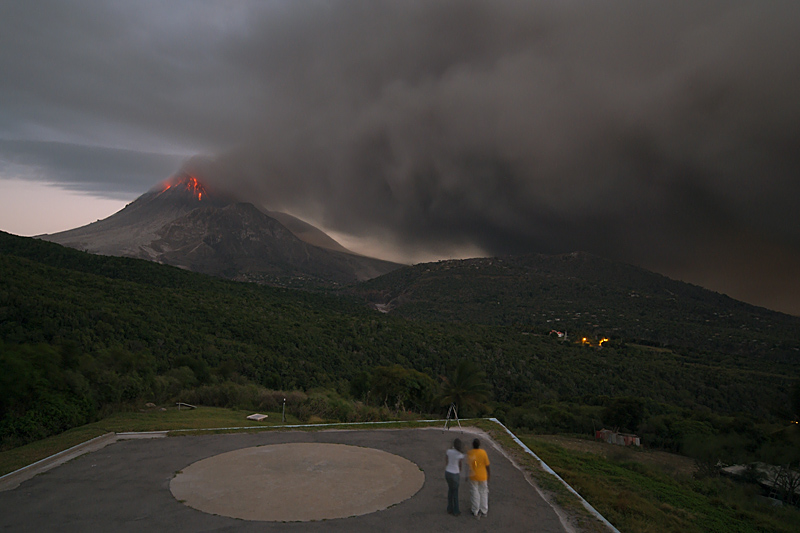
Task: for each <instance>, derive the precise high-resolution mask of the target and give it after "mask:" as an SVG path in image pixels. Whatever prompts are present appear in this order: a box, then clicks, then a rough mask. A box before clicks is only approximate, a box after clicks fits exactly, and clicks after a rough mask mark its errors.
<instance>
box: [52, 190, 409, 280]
mask: <svg viewBox="0 0 800 533" xmlns="http://www.w3.org/2000/svg"><path fill="white" fill-rule="evenodd" d="M278 216H280V217H281V218H282V219H283V220H285V221H287V223H289V224H290V225H291V226H292V227H293V228H295V231H296V232H297V234H299V235H301V236H305V237H306V238H307V239H308V240H312V241H313V242H316V243H320V244H322V245H323V246H322V247H320V246H315V245H314V244H310V243H308V242H305V241H303V240H301V239H300V238H298V236H297V235H296V234H295V233H294V232H292V231H291V230H290V229H288V228H287V227H285V226H284V225H283V224H281V222H279V221H278V220H276V219H275V218H274V217H271V216H269V215H267V214H266V213H265V212H263V211H261V210H259V209H257V208H256V207H255V206H253V205H252V204H247V203H241V202H237V201H236V200H235V199H233V198H231V197H229V196H226V195H222V194H220V193H218V192H215V191H209V190H208V189H207V188H206V187H205V185H203V184H202V183H200V182H198V180H197V179H196V178H194V177H191V176H188V175H181V176H178V177H177V178H175V179H173V180H171V181H168V182H165V183H164V184H162V185H160V186H158V187H156V188H153V189H151V190H150V191H148V192H147V193H145V194H143V195H142V196H140V197H139V198H137V199H136V200H135V201H133V202H131V203H130V204H128V205H127V206H126V207H125V208H124V209H122V210H121V211H119V212H117V213H115V214H113V215H111V216H110V217H108V218H106V219H103V220H100V221H97V222H94V223H92V224H88V225H86V226H83V227H81V228H76V229H73V230H69V231H64V232H61V233H55V234H52V235H43V236H41V238H42V239H45V240H49V241H52V242H56V243H59V244H63V245H65V246H69V247H71V248H76V249H79V250H84V251H88V252H91V253H95V254H102V255H113V256H124V257H135V258H140V259H147V260H150V261H156V262H159V263H165V264H170V265H175V266H180V267H182V268H188V269H190V270H196V271H198V272H203V273H206V274H213V275H216V276H222V277H227V278H230V279H236V280H243V281H258V282H267V283H277V284H286V283H297V282H298V281H300V282H311V283H314V284H323V285H325V284H331V283H333V284H348V283H353V282H356V281H360V280H365V279H369V278H372V277H375V276H378V275H381V274H385V273H387V272H390V271H392V270H394V269H396V268H398V267H399V266H400V265H398V264H396V263H392V262H389V261H382V260H379V259H374V258H370V257H365V256H361V255H357V254H353V253H351V252H349V251H348V250H346V249H345V248H343V247H342V246H340V245H339V244H338V243H336V241H334V240H333V239H331V238H330V237H328V236H327V235H325V234H324V233H323V232H321V231H320V230H318V229H317V228H314V227H313V226H311V225H310V224H307V223H305V222H303V221H301V220H299V219H296V218H294V217H291V216H290V215H286V214H280V215H278Z"/></svg>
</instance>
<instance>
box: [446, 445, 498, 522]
mask: <svg viewBox="0 0 800 533" xmlns="http://www.w3.org/2000/svg"><path fill="white" fill-rule="evenodd" d="M446 459H447V467H446V468H445V471H444V476H445V479H446V480H447V488H448V491H447V512H448V513H449V514H452V515H454V516H458V515H459V514H461V513H460V511H459V509H458V485H459V481H460V478H461V468H462V466H463V464H464V460H465V459H466V461H467V464H468V465H469V488H470V500H471V503H472V515H473V516H474V517H475V518H480V517H481V516H486V514H487V513H488V512H489V477H490V470H489V456H488V455H486V451H485V450H482V449H481V441H480V440H478V439H475V440H473V441H472V449H471V450H470V451H469V452H467V454H466V455H464V453H463V451H462V449H461V440H459V439H456V440H455V441H453V447H452V448H450V449H449V450H447V457H446Z"/></svg>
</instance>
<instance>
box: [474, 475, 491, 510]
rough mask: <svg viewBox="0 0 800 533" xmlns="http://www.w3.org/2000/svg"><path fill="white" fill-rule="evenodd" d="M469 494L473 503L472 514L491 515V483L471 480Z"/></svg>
mask: <svg viewBox="0 0 800 533" xmlns="http://www.w3.org/2000/svg"><path fill="white" fill-rule="evenodd" d="M469 493H470V499H471V501H472V514H474V515H476V514H478V511H480V512H482V513H483V514H489V482H488V481H473V480H471V479H470V480H469Z"/></svg>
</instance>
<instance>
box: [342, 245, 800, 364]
mask: <svg viewBox="0 0 800 533" xmlns="http://www.w3.org/2000/svg"><path fill="white" fill-rule="evenodd" d="M352 292H353V293H354V294H357V295H359V296H360V297H361V298H363V299H364V300H366V301H367V302H369V303H370V304H371V305H373V306H375V307H376V308H378V309H381V310H383V311H385V312H391V313H394V314H398V315H400V316H404V317H407V318H415V319H419V320H439V321H453V322H464V323H479V324H499V325H511V324H514V325H528V326H530V327H533V328H536V329H538V330H541V331H544V332H546V331H549V330H551V329H553V330H558V331H561V332H564V331H566V332H567V333H568V335H570V336H572V337H573V338H580V337H581V336H584V335H585V336H588V337H589V338H590V340H592V341H593V342H596V340H594V339H598V338H602V337H611V338H617V339H636V340H642V341H646V342H648V343H654V344H657V345H664V346H683V347H689V348H692V349H695V350H706V351H719V352H723V353H731V354H761V355H766V354H770V355H771V356H774V357H779V358H795V359H798V358H800V338H798V335H797V333H798V331H800V318H798V317H793V316H790V315H785V314H783V313H777V312H774V311H770V310H767V309H764V308H760V307H755V306H752V305H748V304H745V303H743V302H739V301H736V300H733V299H732V298H729V297H727V296H725V295H722V294H719V293H715V292H712V291H709V290H706V289H703V288H702V287H698V286H695V285H690V284H688V283H683V282H680V281H675V280H671V279H669V278H667V277H665V276H662V275H660V274H655V273H653V272H649V271H647V270H644V269H642V268H638V267H633V266H630V265H626V264H623V263H618V262H614V261H610V260H607V259H603V258H600V257H597V256H593V255H591V254H587V253H581V252H578V253H572V254H564V255H555V256H547V255H528V256H518V257H501V258H485V259H466V260H455V261H442V262H438V263H429V264H421V265H415V266H413V267H406V268H403V269H400V270H397V271H395V272H392V273H389V274H387V275H385V276H382V277H380V278H377V279H374V280H370V281H368V282H365V283H363V284H361V285H359V286H358V287H356V288H354V289H353V291H352Z"/></svg>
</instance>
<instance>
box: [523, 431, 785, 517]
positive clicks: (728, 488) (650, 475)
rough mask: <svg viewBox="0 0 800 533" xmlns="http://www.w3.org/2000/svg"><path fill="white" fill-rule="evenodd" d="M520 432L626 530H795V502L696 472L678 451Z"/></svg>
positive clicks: (541, 454) (532, 448) (581, 491)
mask: <svg viewBox="0 0 800 533" xmlns="http://www.w3.org/2000/svg"><path fill="white" fill-rule="evenodd" d="M520 439H521V440H522V441H523V442H524V443H525V444H526V445H527V446H528V447H529V448H531V450H533V452H534V453H536V454H537V455H539V457H541V459H542V460H543V461H545V462H546V463H547V464H548V465H550V467H551V468H552V469H553V470H555V471H556V472H557V473H558V474H559V475H560V476H561V477H562V478H563V479H564V480H565V481H566V482H567V483H569V484H570V485H571V486H572V487H573V488H574V489H575V490H577V491H578V492H579V493H580V494H581V495H582V496H583V497H584V498H585V499H586V500H587V501H588V502H589V503H591V504H592V506H593V507H594V508H595V509H597V510H598V511H599V512H600V513H601V514H602V515H603V516H605V517H606V519H608V520H609V522H611V523H612V524H614V525H615V526H616V527H617V528H618V529H619V530H620V531H623V532H626V533H627V532H648V533H649V532H698V533H701V532H720V533H723V532H724V533H729V532H759V531H764V532H766V531H770V532H786V533H789V532H797V531H798V524H800V511H798V510H797V509H795V508H785V507H774V506H773V505H772V504H771V503H769V502H767V501H765V500H763V499H761V498H760V497H759V496H758V491H757V489H756V487H752V486H746V485H741V484H737V483H734V482H732V481H729V480H727V479H722V478H709V479H703V480H697V479H694V478H692V477H691V476H690V475H687V474H686V472H685V468H686V460H685V458H682V457H679V456H674V460H669V459H668V458H665V457H663V456H664V455H667V456H668V455H670V454H659V452H655V454H657V455H654V452H649V451H646V450H643V451H633V450H625V449H622V448H617V447H614V446H613V445H606V444H603V443H591V442H588V443H587V442H586V441H582V440H579V439H566V438H564V437H559V438H553V437H542V436H534V435H524V434H523V435H520ZM588 448H595V449H594V450H592V451H588V450H587V449H588Z"/></svg>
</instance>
